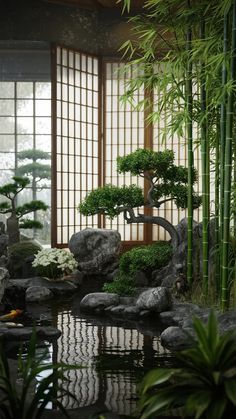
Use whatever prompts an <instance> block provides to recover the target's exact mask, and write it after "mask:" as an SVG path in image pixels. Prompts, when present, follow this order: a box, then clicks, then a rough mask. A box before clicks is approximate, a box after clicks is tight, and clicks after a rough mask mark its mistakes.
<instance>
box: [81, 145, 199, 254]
mask: <svg viewBox="0 0 236 419" xmlns="http://www.w3.org/2000/svg"><path fill="white" fill-rule="evenodd" d="M117 169H118V172H119V173H127V172H129V173H130V174H131V175H134V176H141V177H143V178H144V179H145V180H146V181H147V182H148V185H149V189H148V192H147V194H146V196H144V194H143V191H142V189H141V188H140V187H139V186H136V185H130V186H122V187H117V186H113V185H105V186H104V187H100V188H97V189H94V190H93V191H91V192H90V193H89V194H88V195H87V196H86V197H85V199H84V200H83V201H82V202H81V203H80V205H79V211H80V212H81V213H82V214H83V215H87V216H88V215H95V214H104V215H107V216H108V217H110V218H111V219H112V218H114V217H115V216H117V215H119V214H120V213H121V212H123V213H124V218H125V220H126V222H127V223H128V224H129V223H151V224H157V225H160V226H162V227H163V228H164V229H165V230H166V231H167V232H168V233H169V234H170V237H171V244H172V246H173V247H174V248H175V247H176V246H177V245H178V242H179V237H178V233H177V231H176V229H175V228H174V226H173V225H172V224H171V223H170V222H169V221H167V220H166V219H164V218H162V217H159V216H153V215H145V214H140V213H138V215H135V212H134V208H139V207H141V206H144V207H147V208H160V206H161V205H163V204H164V203H165V202H168V201H174V202H175V204H176V206H177V208H186V207H187V195H188V169H187V168H185V167H183V166H176V165H174V152H173V151H171V150H165V151H158V152H155V151H153V150H149V149H138V150H136V151H134V152H133V153H130V154H128V155H127V156H124V157H118V158H117ZM196 180H197V172H196V171H195V170H194V173H193V182H194V183H195V182H196ZM193 203H194V208H198V207H199V206H200V205H201V198H200V196H198V195H197V194H196V193H194V195H193Z"/></svg>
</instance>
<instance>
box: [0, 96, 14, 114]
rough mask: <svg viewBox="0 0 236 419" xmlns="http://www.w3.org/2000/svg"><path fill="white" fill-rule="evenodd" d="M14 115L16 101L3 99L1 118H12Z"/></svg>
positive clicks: (0, 103) (0, 102) (0, 110)
mask: <svg viewBox="0 0 236 419" xmlns="http://www.w3.org/2000/svg"><path fill="white" fill-rule="evenodd" d="M1 93H2V92H1ZM1 93H0V94H1ZM14 113H15V102H14V100H9V99H6V100H4V99H1V100H0V115H1V116H4V115H6V116H12V115H14Z"/></svg>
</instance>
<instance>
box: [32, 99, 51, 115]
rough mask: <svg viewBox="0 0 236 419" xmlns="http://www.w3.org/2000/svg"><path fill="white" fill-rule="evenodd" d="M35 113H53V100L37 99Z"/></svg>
mask: <svg viewBox="0 0 236 419" xmlns="http://www.w3.org/2000/svg"><path fill="white" fill-rule="evenodd" d="M35 115H36V116H50V115H51V101H50V100H36V101H35Z"/></svg>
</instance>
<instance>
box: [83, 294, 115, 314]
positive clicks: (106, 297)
mask: <svg viewBox="0 0 236 419" xmlns="http://www.w3.org/2000/svg"><path fill="white" fill-rule="evenodd" d="M119 301H120V298H119V296H118V295H117V294H113V293H107V292H93V293H91V294H87V295H85V297H84V298H83V299H82V300H81V302H80V308H81V310H85V311H97V310H99V311H102V310H105V309H106V308H107V307H110V306H114V305H118V304H119Z"/></svg>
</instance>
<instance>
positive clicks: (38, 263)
mask: <svg viewBox="0 0 236 419" xmlns="http://www.w3.org/2000/svg"><path fill="white" fill-rule="evenodd" d="M32 266H33V267H35V268H36V269H37V271H38V274H39V275H42V276H47V277H48V278H52V279H57V278H59V277H61V276H62V275H68V274H70V273H71V272H73V271H74V270H75V269H76V268H77V266H78V263H77V262H76V260H75V259H74V256H73V255H72V253H70V252H68V251H66V250H64V249H56V248H52V249H43V250H40V251H39V252H38V253H37V254H36V256H35V259H34V261H33V263H32Z"/></svg>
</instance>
